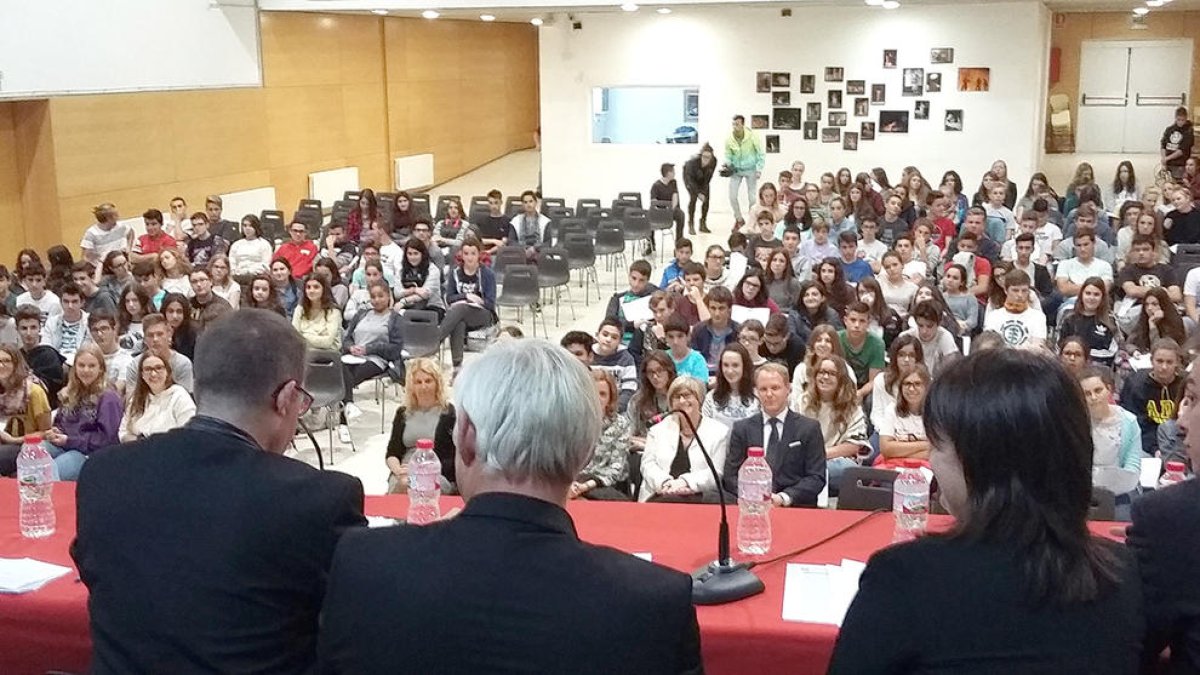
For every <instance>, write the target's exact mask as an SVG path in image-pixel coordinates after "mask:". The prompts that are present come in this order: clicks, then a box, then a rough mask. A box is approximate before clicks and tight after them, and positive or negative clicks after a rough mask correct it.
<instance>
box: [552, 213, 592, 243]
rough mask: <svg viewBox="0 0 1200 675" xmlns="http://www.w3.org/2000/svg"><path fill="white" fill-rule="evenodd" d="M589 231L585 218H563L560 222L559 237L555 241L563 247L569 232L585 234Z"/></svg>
mask: <svg viewBox="0 0 1200 675" xmlns="http://www.w3.org/2000/svg"><path fill="white" fill-rule="evenodd" d="M587 231H588V222H587V220H586V219H584V218H563V219H562V220H560V221H558V235H557V238H556V239H555V240H554V241H555V243H557V244H558V245H560V246H561V245H562V243H561V242H562V239H563V236H565V235H566V233H567V232H584V233H586V232H587Z"/></svg>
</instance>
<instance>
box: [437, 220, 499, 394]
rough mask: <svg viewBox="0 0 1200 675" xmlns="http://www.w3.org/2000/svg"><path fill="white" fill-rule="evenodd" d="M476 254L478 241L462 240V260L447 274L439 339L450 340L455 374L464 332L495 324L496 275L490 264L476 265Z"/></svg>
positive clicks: (460, 358) (465, 333) (464, 346)
mask: <svg viewBox="0 0 1200 675" xmlns="http://www.w3.org/2000/svg"><path fill="white" fill-rule="evenodd" d="M479 254H480V244H479V240H477V239H475V238H474V237H468V238H466V239H463V242H462V246H461V247H460V249H459V257H461V258H462V262H461V264H459V266H458V267H455V268H454V270H453V271H451V272H450V274H448V275H446V289H445V299H446V307H447V309H446V316H445V318H443V319H442V327H441V340H443V341H444V340H446V339H447V338H449V339H450V359H451V363H452V364H453V367H454V374H455V375H456V376H457V374H458V371H459V370H460V369H461V368H462V361H463V351H464V350H465V349H466V345H467V331H470V330H479V329H480V328H487V327H488V326H491V325H493V324H495V323H496V276H495V275H494V274H492V270H491V268H490V267H484V266H482V265H480V264H479Z"/></svg>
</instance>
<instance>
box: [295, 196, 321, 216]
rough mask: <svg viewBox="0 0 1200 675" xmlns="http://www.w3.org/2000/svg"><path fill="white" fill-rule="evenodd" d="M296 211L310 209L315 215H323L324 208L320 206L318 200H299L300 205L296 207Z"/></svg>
mask: <svg viewBox="0 0 1200 675" xmlns="http://www.w3.org/2000/svg"><path fill="white" fill-rule="evenodd" d="M296 208H297V209H298V210H301V211H303V210H304V209H312V210H314V211H316V212H317V213H322V214H323V213H325V211H324V207H322V206H321V200H320V199H301V200H300V205H299V206H297V207H296Z"/></svg>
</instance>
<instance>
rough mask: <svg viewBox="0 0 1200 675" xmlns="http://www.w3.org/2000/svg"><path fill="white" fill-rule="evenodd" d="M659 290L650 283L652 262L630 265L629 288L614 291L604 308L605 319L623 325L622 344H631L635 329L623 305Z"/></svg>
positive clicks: (636, 262)
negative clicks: (626, 315) (627, 317)
mask: <svg viewBox="0 0 1200 675" xmlns="http://www.w3.org/2000/svg"><path fill="white" fill-rule="evenodd" d="M657 290H658V286H655V285H654V284H652V283H650V263H648V262H646V261H645V260H635V261H633V264H632V265H630V266H629V288H628V289H627V290H624V291H618V292H616V293H613V294H612V297H611V298H609V300H608V307H607V308H606V309H605V310H604V318H605V319H612V320H614V321H616V322H617V323H618V325H619V326H621V331H622V337H621V342H622V344H626V345H628V344H629V340H630V339H631V338H632V337H633V329H634V325H633V322H632V321H630V320H629V319H626V318H625V310H624V308H623V307H622V306H623V305H624V304H625V303H627V302H632V301H634V300H637V299H638V298H645V297H647V296H649V295H650V294H651V293H654V291H657Z"/></svg>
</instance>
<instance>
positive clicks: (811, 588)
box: [783, 559, 866, 626]
mask: <svg viewBox="0 0 1200 675" xmlns="http://www.w3.org/2000/svg"><path fill="white" fill-rule="evenodd" d="M864 569H866V563H862V562H859V561H857V560H847V559H843V560H842V564H840V565H802V564H797V563H792V564H790V565H788V566H787V575H786V577H785V578H784V587H783V620H784V621H800V622H804V623H825V624H831V625H834V626H841V625H842V620H843V619H844V618H845V617H846V610H848V609H850V603H851V602H852V601H853V600H854V596H855V595H856V594H857V593H858V578H859V577H860V576H862V572H863V570H864Z"/></svg>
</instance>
